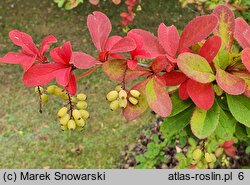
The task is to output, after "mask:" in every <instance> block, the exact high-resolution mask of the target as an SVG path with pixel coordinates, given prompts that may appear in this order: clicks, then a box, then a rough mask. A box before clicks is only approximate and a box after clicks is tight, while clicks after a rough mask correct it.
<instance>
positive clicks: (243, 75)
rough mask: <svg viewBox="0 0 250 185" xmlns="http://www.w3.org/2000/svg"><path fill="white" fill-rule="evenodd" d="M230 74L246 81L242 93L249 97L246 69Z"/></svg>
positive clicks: (248, 79)
mask: <svg viewBox="0 0 250 185" xmlns="http://www.w3.org/2000/svg"><path fill="white" fill-rule="evenodd" d="M232 74H233V75H236V76H238V77H240V78H242V79H243V80H244V81H245V82H246V90H245V92H244V95H245V96H247V97H248V98H250V73H249V72H248V71H237V72H233V73H232Z"/></svg>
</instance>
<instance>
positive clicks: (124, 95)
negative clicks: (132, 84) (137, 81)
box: [119, 89, 128, 99]
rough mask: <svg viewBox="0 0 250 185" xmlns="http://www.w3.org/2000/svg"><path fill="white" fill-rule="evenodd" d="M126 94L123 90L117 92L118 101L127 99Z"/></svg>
mask: <svg viewBox="0 0 250 185" xmlns="http://www.w3.org/2000/svg"><path fill="white" fill-rule="evenodd" d="M127 95H128V94H127V92H126V91H125V90H123V89H122V90H120V92H119V98H120V99H126V98H127Z"/></svg>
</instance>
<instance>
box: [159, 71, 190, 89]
mask: <svg viewBox="0 0 250 185" xmlns="http://www.w3.org/2000/svg"><path fill="white" fill-rule="evenodd" d="M163 76H164V78H165V81H166V86H177V85H180V84H181V83H183V82H184V81H186V80H187V79H188V77H187V76H186V75H185V74H184V73H182V72H179V71H171V72H168V73H165V74H164V75H163Z"/></svg>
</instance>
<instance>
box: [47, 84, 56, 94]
mask: <svg viewBox="0 0 250 185" xmlns="http://www.w3.org/2000/svg"><path fill="white" fill-rule="evenodd" d="M56 87H57V86H56V85H50V86H48V87H47V90H46V91H47V93H48V94H54V92H55V88H56Z"/></svg>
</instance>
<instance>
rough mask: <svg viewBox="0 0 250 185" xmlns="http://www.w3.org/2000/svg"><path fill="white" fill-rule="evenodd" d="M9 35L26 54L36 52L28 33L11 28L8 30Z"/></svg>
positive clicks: (34, 53)
mask: <svg viewBox="0 0 250 185" xmlns="http://www.w3.org/2000/svg"><path fill="white" fill-rule="evenodd" d="M9 37H10V39H11V40H12V42H13V43H14V44H15V45H17V46H21V47H22V49H23V50H24V51H25V52H26V53H27V54H30V55H36V54H38V49H37V47H36V45H35V44H34V42H33V40H32V38H31V36H30V35H28V34H26V33H24V32H21V31H18V30H12V31H10V32H9Z"/></svg>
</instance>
